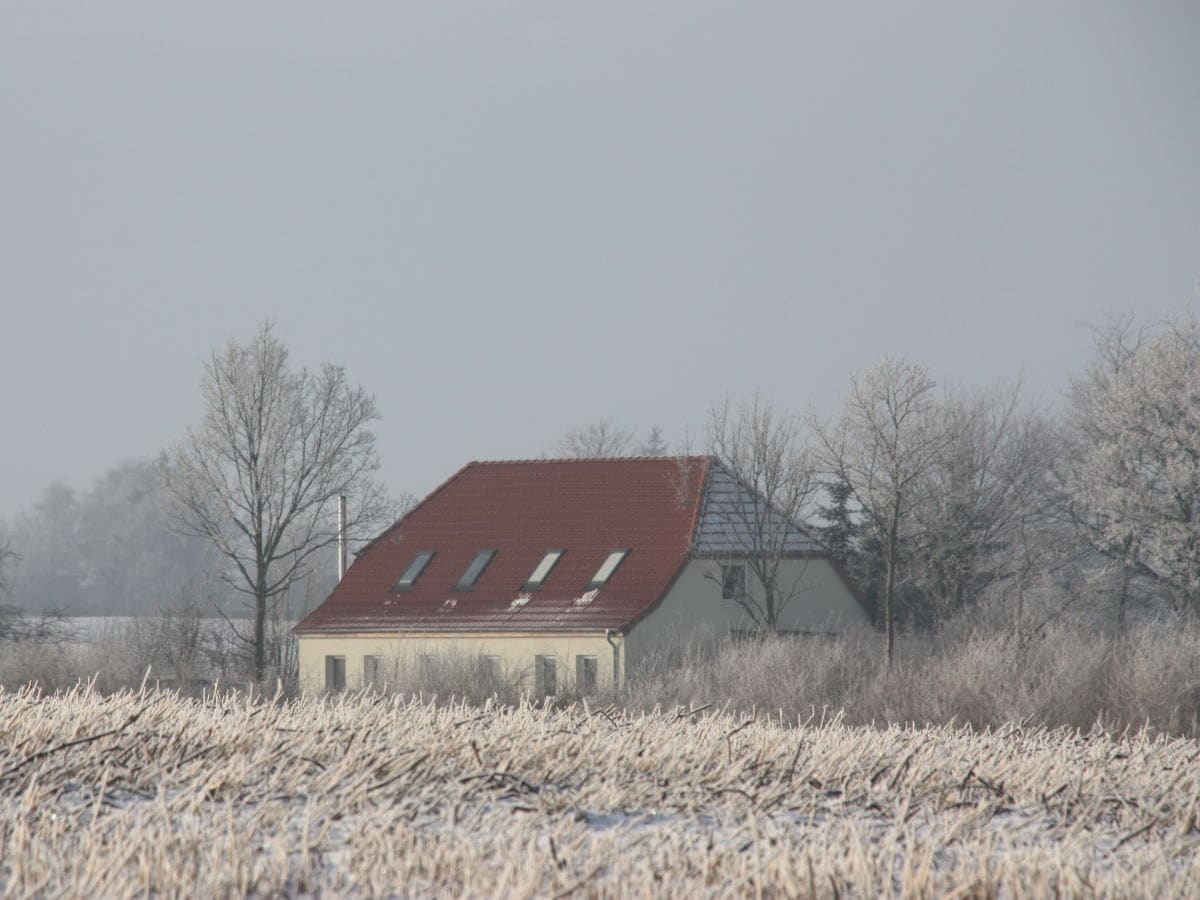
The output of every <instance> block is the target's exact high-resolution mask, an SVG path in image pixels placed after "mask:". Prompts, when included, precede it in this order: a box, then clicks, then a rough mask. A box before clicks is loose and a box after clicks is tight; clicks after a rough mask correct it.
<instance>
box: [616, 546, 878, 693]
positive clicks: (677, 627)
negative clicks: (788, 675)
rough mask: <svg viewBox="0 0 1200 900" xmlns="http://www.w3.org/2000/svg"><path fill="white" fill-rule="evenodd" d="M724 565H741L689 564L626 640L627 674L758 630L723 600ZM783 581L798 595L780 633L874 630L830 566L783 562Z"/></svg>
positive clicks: (756, 589) (754, 584)
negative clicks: (673, 651)
mask: <svg viewBox="0 0 1200 900" xmlns="http://www.w3.org/2000/svg"><path fill="white" fill-rule="evenodd" d="M721 564H726V565H737V564H739V561H738V560H736V559H723V560H720V561H717V560H707V559H693V560H692V561H690V562H689V563H688V564H687V566H686V568H684V570H683V572H681V573H680V575H679V577H678V578H677V579H676V581H675V583H674V585H672V587H671V590H670V592H669V593H668V594H667V596H666V597H665V598H663V601H662V603H660V604H659V605H658V606H657V607H656V608H655V609H654V611H653V612H651V613H650V614H649V615H647V616H646V618H644V619H642V621H641V622H639V623H638V624H637V625H635V626H634V627H633V629H631V631H630V633H629V634H628V635H626V646H627V651H626V654H627V656H626V666H627V674H629V675H633V674H634V673H635V672H636V671H637V668H638V667H639V666H641V665H643V664H645V663H646V662H648V661H649V660H650V659H651V658H652V657H653V656H654V654H655V653H657V652H659V651H661V650H663V649H664V648H667V647H670V646H672V645H679V644H681V643H685V642H687V641H689V640H693V639H697V638H704V637H721V636H723V635H727V634H729V632H730V631H732V630H752V629H754V628H755V627H756V626H755V623H754V620H753V619H752V618H750V616H749V615H747V613H746V612H745V610H743V609H742V608H740V607H737V606H733V605H730V601H726V600H723V599H722V598H721V582H720V574H721ZM741 564H742V565H745V564H744V563H741ZM745 573H746V589H747V590H748V591H749V592H751V593H752V594H753V595H754V596H755V597H756V598H758V599H759V600H761V598H762V595H763V591H762V585H761V584H759V583H758V581H757V579H756V578H755V577H754V575H753V573H752V572H751V571H750V568H749V566H746V569H745ZM781 581H782V582H783V583H785V584H788V585H792V584H795V585H797V586H798V592H797V594H796V595H795V596H794V597H792V599H791V600H790V601H789V602H788V604H787V606H785V607H784V609H783V611H782V612H781V613H780V616H779V622H778V628H779V630H781V631H804V632H818V633H845V632H853V631H865V630H868V629H870V628H871V620H870V618H869V617H868V616H867V613H866V610H864V609H863V607H862V604H860V603H859V601H858V599H857V598H856V597H855V596H854V593H853V592H852V591H851V590H850V588H849V587H848V586H847V584H846V582H845V581H843V580H842V579H841V578H840V577H839V576H838V574H837V572H836V571H835V570H834V568H833V566H832V565H830V563H829V561H828V560H825V559H788V560H784V561H783V562H782V563H781Z"/></svg>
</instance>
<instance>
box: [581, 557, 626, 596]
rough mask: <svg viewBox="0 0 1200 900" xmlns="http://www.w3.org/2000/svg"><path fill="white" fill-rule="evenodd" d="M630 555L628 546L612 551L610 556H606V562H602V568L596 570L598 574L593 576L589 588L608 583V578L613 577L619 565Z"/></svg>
mask: <svg viewBox="0 0 1200 900" xmlns="http://www.w3.org/2000/svg"><path fill="white" fill-rule="evenodd" d="M628 555H629V548H628V547H624V548H621V549H618V550H612V551H610V552H609V554H608V556H606V557H605V559H604V562H602V563H600V568H598V569H597V570H596V574H595V575H593V576H592V580H591V581H590V582H589V583H588V588H598V587H604V585H606V584H608V580H609V579H610V578H612V575H613V572H615V571H617V566H619V565H621V563H622V562H623V561H624V560H625V557H626V556H628Z"/></svg>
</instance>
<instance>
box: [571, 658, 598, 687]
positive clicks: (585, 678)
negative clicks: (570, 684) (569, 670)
mask: <svg viewBox="0 0 1200 900" xmlns="http://www.w3.org/2000/svg"><path fill="white" fill-rule="evenodd" d="M575 689H576V690H577V691H579V693H581V694H594V693H595V692H596V657H594V656H576V657H575Z"/></svg>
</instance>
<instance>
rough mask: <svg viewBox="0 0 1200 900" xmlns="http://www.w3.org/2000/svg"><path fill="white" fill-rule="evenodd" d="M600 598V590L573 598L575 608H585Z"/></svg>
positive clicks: (596, 589) (595, 589) (586, 592)
mask: <svg viewBox="0 0 1200 900" xmlns="http://www.w3.org/2000/svg"><path fill="white" fill-rule="evenodd" d="M599 596H600V589H599V588H594V589H593V590H590V591H585V592H584V593H583V594H581V595H580V596H578V597H576V598H575V605H576V606H587V605H588V604H589V603H591V602H592V601H593V600H595V599H596V598H597V597H599Z"/></svg>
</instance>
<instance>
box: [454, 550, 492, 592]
mask: <svg viewBox="0 0 1200 900" xmlns="http://www.w3.org/2000/svg"><path fill="white" fill-rule="evenodd" d="M495 555H496V551H495V550H480V551H479V552H478V553H476V554H475V558H474V559H473V560H471V564H470V565H469V566H467V570H466V571H465V572H463V574H462V578H460V579H458V584H456V585H455V586H454V589H455V590H456V591H469V590H471V588H473V587H475V582H477V581H479V576H480V575H482V574H483V570H484V569H486V568H487V566H488V563H490V562H491V561H492V557H493V556H495Z"/></svg>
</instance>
